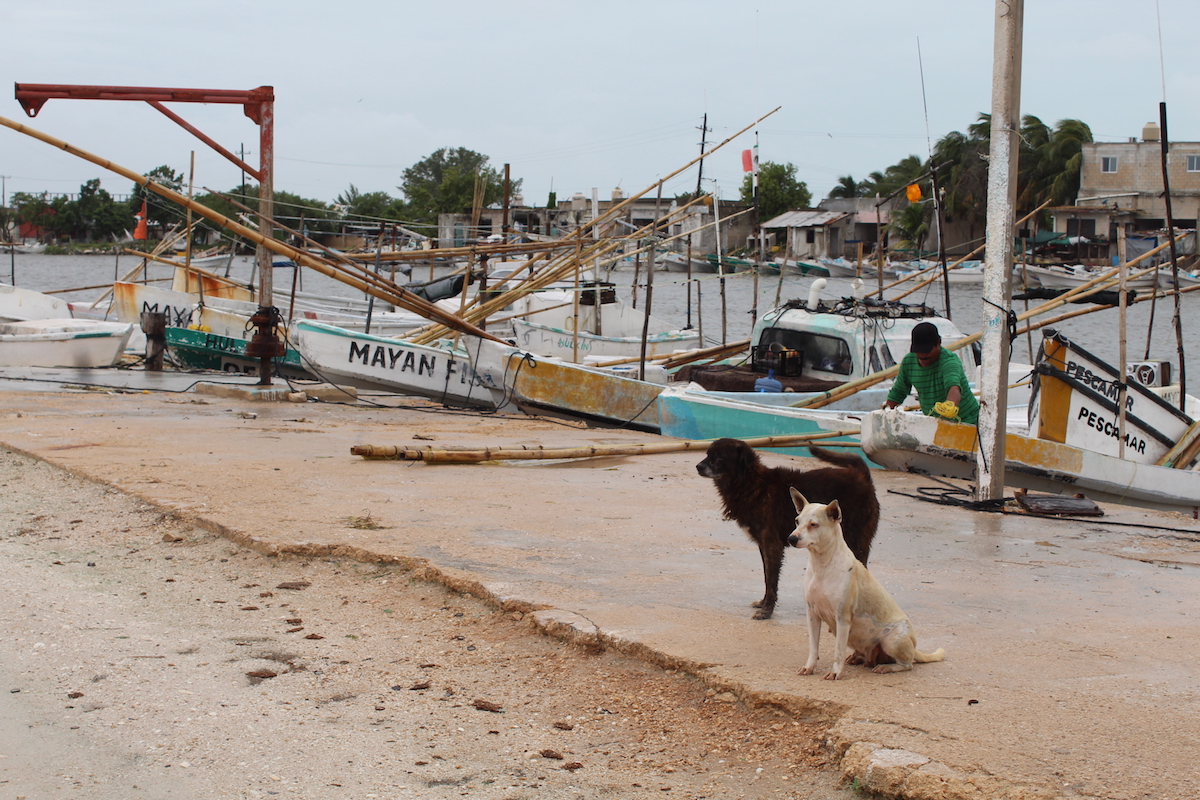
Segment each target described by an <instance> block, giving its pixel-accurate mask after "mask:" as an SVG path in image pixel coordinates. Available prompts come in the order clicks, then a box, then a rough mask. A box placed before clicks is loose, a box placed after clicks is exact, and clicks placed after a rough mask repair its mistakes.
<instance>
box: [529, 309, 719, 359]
mask: <svg viewBox="0 0 1200 800" xmlns="http://www.w3.org/2000/svg"><path fill="white" fill-rule="evenodd" d="M650 321H651V323H652V327H651V329H650V330H651V332H650V333H648V334H647V335H646V337H645V345H646V346H645V352H646V357H647V358H655V357H657V356H665V355H670V354H671V353H674V352H676V351H679V350H694V349H696V348H698V347H699V346H700V334H699V332H698V331H696V330H680V329H671V328H667V329H666V330H663V329H662V328H663V327H665V326H664V325H663V324H662V323H661V322H660V321H658V320H655V319H654V318H653V317H651V318H650ZM570 322H571V320H570V318H568V323H570ZM512 327H513V337H514V341H515V342H516V343H517V344H518V345H519V346H520V347H521V348H523V349H525V350H529V351H531V352H534V353H539V354H541V355H545V356H553V357H556V358H561V359H564V360H567V361H572V362H575V363H578V362H582V361H585V360H587V358H589V357H592V358H596V357H603V358H610V359H620V358H640V357H641V353H642V341H643V337H642V332H641V329H640V328H639V329H638V330H637V331H636V332H633V331H629V330H628V326H622V328H619V330H620V329H624V330H625V331H626V332H625V335H619V334H617V335H601V334H598V333H592V332H590V331H587V330H580V331H578V332H576V331H574V330H572V329H570V328H567V327H563V328H555V327H552V326H550V325H543V324H540V323H537V322H533V321H531V320H529V319H514V320H513V321H512ZM655 328H659V330H657V331H656V330H655ZM604 330H608V328H605V329H604Z"/></svg>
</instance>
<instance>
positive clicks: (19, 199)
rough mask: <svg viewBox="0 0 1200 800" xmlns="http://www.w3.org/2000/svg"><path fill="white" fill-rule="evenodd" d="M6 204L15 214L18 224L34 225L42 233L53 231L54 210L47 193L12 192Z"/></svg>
mask: <svg viewBox="0 0 1200 800" xmlns="http://www.w3.org/2000/svg"><path fill="white" fill-rule="evenodd" d="M8 202H9V204H10V205H11V206H12V208H13V210H14V211H15V212H16V219H17V222H18V223H19V224H21V225H35V226H37V227H39V228H41V229H42V230H44V231H51V232H52V231H54V226H55V221H54V216H55V209H54V206H53V205H52V203H51V200H50V193H49V192H38V193H37V194H32V193H29V192H13V194H12V196H11V197H10V198H9V201H8Z"/></svg>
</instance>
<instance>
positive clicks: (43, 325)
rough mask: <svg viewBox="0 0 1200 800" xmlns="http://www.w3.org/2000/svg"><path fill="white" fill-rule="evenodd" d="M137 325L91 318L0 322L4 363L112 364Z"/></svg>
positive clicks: (0, 350)
mask: <svg viewBox="0 0 1200 800" xmlns="http://www.w3.org/2000/svg"><path fill="white" fill-rule="evenodd" d="M132 331H133V326H132V325H129V324H127V323H120V322H102V321H100V320H90V319H37V320H26V321H23V322H3V323H0V366H4V367H79V368H82V367H111V366H113V365H115V364H117V363H118V362H119V361H120V360H121V355H122V353H124V352H125V344H126V342H128V341H129V335H130V334H131V333H132Z"/></svg>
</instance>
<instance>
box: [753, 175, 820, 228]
mask: <svg viewBox="0 0 1200 800" xmlns="http://www.w3.org/2000/svg"><path fill="white" fill-rule="evenodd" d="M741 197H742V202H743V203H747V204H749V203H753V202H754V185H753V183H752V182H751V174H750V173H748V172H747V173H746V176H745V178H743V179H742V190H741ZM811 206H812V192H810V191H809V190H808V185H807V184H806V183H804V181H798V180H796V165H795V164H792V163H787V164H777V163H775V162H774V161H764V162H762V164H760V165H759V168H758V218H759V220H760V221H762V222H766V221H767V220H769V219H772V218H774V217H777V216H779V215H780V214H782V213H784V212H785V211H791V210H792V209H797V208H809V207H811Z"/></svg>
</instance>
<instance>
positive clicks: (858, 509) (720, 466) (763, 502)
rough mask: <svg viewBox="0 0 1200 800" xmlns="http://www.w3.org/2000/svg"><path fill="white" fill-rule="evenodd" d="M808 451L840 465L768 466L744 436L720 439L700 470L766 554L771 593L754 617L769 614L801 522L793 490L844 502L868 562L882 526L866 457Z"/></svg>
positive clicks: (854, 547) (851, 537)
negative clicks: (794, 532) (808, 467)
mask: <svg viewBox="0 0 1200 800" xmlns="http://www.w3.org/2000/svg"><path fill="white" fill-rule="evenodd" d="M809 451H810V452H811V453H812V454H813V455H814V456H816V457H817V458H819V459H821V460H822V461H826V462H828V463H830V464H833V465H835V466H833V467H825V468H822V469H812V470H808V471H803V470H798V469H790V468H788V467H767V466H764V465H763V463H762V461H760V460H759V458H758V453H756V452H754V449H753V448H752V447H750V445H748V444H746V443H745V442H743V441H741V440H740V439H717V440H716V441H715V442H713V443H712V444H710V445H709V446H708V455H707V457H705V459H704V460H703V461H701V462H700V463H699V464H697V465H696V471H697V472H699V473H700V474H701V475H703V476H704V477H706V478H712V479H713V481H714V482H715V483H716V485H717V492H718V493H719V494H720V495H721V502H722V504H723V505H724V511H725V519H731V520H733V521H734V522H736V523H737V524H738V525H740V526H741V527H742V530H744V531H746V533H747V534H749V536H750V538H751V539H753V540H754V541H755V542H757V543H758V552H759V555H760V556H762V564H763V579H764V581H765V582H766V592H765V593H764V594H763V598H762V600H759V601H758V602H756V603H754V604H753V605H754V606H755V607H756V608H757V609H758V611H757V612H756V613H755V615H754V618H755V619H770V618H771V615H772V614H773V613H775V601H776V599H777V598H778V595H779V571H780V570H781V569H782V567H783V556H784V553H785V552H786V548H787V544H788V537H789V536H791V534H792V530H793V529H794V528H795V527H796V507H795V506H794V505H793V504H792V498H791V496H790V495H789V493H788V490H789V489H792V488H796V489H799V490H800V492H801V493H802V494H803V495H804V496H805V497H810V498H812V499H813V500H814V501H816V502H823V503H828V502H830V501H833V500H837V501H839V503H840V504H841V507H842V509H843V510H844V512H845V517H846V518H845V522H844V524H843V527H842V530H843V532H844V534H845V536H846V543H847V544H848V545H849V546H850V550H851V551H853V553H854V557H855V558H857V559H858V560H859V561H861V562H863V563H864V564H866V563H867V556H869V555H870V553H871V540H872V539H874V538H875V529H876V528H877V527H878V526H879V500H878V499H876V497H875V483H874V482H873V481H872V480H871V470H870V468H869V467H868V466H867V465H866V462H864V461H863V460H862V459H861V458H859V457H858V456H854V455H849V454H846V453H835V452H833V451H830V450H826V449H824V448H821V447H810V448H809Z"/></svg>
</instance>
